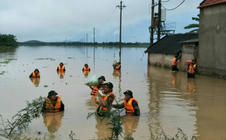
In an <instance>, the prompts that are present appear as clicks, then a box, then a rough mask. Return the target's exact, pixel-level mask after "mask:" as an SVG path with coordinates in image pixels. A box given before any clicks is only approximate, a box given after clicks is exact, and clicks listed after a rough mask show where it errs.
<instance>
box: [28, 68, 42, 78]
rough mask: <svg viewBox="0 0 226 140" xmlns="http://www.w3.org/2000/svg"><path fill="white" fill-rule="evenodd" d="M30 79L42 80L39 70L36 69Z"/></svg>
mask: <svg viewBox="0 0 226 140" xmlns="http://www.w3.org/2000/svg"><path fill="white" fill-rule="evenodd" d="M29 77H30V78H40V72H39V70H38V69H35V70H34V71H33V72H32V73H31V74H30V76H29Z"/></svg>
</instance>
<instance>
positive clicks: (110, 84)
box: [104, 82, 113, 89]
mask: <svg viewBox="0 0 226 140" xmlns="http://www.w3.org/2000/svg"><path fill="white" fill-rule="evenodd" d="M104 85H106V86H107V87H108V88H110V89H113V84H112V83H111V82H107V83H105V84H104Z"/></svg>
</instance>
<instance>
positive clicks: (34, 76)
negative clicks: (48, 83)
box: [32, 72, 40, 78]
mask: <svg viewBox="0 0 226 140" xmlns="http://www.w3.org/2000/svg"><path fill="white" fill-rule="evenodd" d="M39 77H40V72H39V73H38V74H37V75H36V74H35V72H32V78H39Z"/></svg>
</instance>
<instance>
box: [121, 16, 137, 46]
mask: <svg viewBox="0 0 226 140" xmlns="http://www.w3.org/2000/svg"><path fill="white" fill-rule="evenodd" d="M123 15H124V16H125V18H126V21H127V24H128V25H129V28H130V30H131V33H132V35H133V37H134V38H135V40H136V42H137V38H136V36H135V34H134V32H133V30H132V28H131V26H130V24H129V21H128V19H127V17H126V15H125V13H123Z"/></svg>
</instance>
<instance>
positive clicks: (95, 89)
mask: <svg viewBox="0 0 226 140" xmlns="http://www.w3.org/2000/svg"><path fill="white" fill-rule="evenodd" d="M104 81H106V79H105V77H104V76H100V77H99V78H98V85H96V86H90V89H91V90H92V92H91V95H97V93H98V90H99V89H100V88H101V87H102V86H103V85H104Z"/></svg>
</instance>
